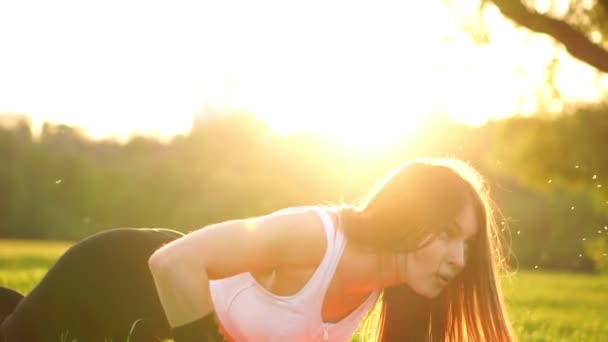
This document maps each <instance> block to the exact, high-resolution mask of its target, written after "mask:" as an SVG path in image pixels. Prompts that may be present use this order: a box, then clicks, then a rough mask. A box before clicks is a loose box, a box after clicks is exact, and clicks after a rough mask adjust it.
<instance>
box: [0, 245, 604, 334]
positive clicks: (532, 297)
mask: <svg viewBox="0 0 608 342" xmlns="http://www.w3.org/2000/svg"><path fill="white" fill-rule="evenodd" d="M68 247H69V244H68V243H62V242H28V241H14V240H0V286H7V287H10V288H14V289H17V290H19V291H21V292H24V293H26V292H28V291H29V290H30V289H31V288H32V287H33V286H34V284H36V282H37V281H38V280H39V279H40V278H42V277H43V276H44V274H45V272H46V270H47V269H48V267H49V266H50V265H52V263H53V262H54V261H55V260H56V258H57V257H58V256H59V255H60V254H61V253H62V252H63V251H64V250H65V249H67V248H68ZM503 288H504V292H505V297H506V300H507V303H508V309H509V312H510V314H511V318H512V321H513V324H514V327H515V331H516V333H517V336H518V337H519V339H520V341H537V342H540V341H585V342H594V341H595V342H600V341H601V342H605V341H608V276H593V275H583V274H573V273H550V272H543V271H540V270H531V271H519V272H517V273H516V274H515V275H514V276H512V277H510V278H507V279H505V281H504V282H503Z"/></svg>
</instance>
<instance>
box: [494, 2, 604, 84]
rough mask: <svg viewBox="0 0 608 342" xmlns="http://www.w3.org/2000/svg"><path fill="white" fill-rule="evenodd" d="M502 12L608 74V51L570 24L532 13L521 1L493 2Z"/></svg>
mask: <svg viewBox="0 0 608 342" xmlns="http://www.w3.org/2000/svg"><path fill="white" fill-rule="evenodd" d="M491 2H492V3H494V5H496V7H498V9H499V10H500V12H501V13H502V14H503V15H504V16H505V17H507V18H509V19H511V20H513V21H514V22H515V23H517V24H519V25H521V26H523V27H525V28H527V29H529V30H532V31H535V32H539V33H545V34H548V35H550V36H551V37H553V38H554V39H556V40H557V41H559V42H561V43H562V44H564V46H565V48H566V50H568V52H569V53H570V55H572V56H573V57H575V58H577V59H579V60H581V61H583V62H585V63H587V64H589V65H591V66H593V67H595V68H597V69H598V70H600V71H602V72H605V73H608V50H606V49H604V48H602V47H601V46H599V45H597V44H595V43H593V42H592V41H591V40H589V38H587V37H586V36H585V35H584V34H582V33H581V32H579V31H577V30H576V29H575V28H574V27H572V26H570V25H569V24H568V23H566V22H564V21H561V20H559V19H554V18H551V17H549V16H546V15H542V14H539V13H537V12H535V11H531V10H529V9H528V8H526V6H524V4H522V2H521V1H520V0H491Z"/></svg>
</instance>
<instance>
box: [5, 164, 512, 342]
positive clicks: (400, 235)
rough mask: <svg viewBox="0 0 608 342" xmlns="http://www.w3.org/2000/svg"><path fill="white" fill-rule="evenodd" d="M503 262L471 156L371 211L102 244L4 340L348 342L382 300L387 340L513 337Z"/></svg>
mask: <svg viewBox="0 0 608 342" xmlns="http://www.w3.org/2000/svg"><path fill="white" fill-rule="evenodd" d="M503 261H504V259H503V258H502V256H501V253H500V245H499V232H498V231H497V226H496V224H495V221H494V218H493V212H492V209H491V206H490V202H489V197H488V191H487V188H486V186H485V185H484V182H483V179H482V177H481V176H480V175H479V174H478V173H477V172H476V171H475V170H474V169H473V168H471V167H470V166H469V165H468V164H466V163H464V162H461V161H457V160H451V159H421V160H414V161H411V162H408V163H406V164H404V165H402V166H401V167H399V168H397V169H395V170H394V171H393V172H391V173H390V174H389V175H388V176H387V177H386V178H385V179H383V180H382V181H381V182H380V183H379V184H378V186H377V187H376V188H375V189H374V190H373V191H372V192H371V193H370V194H369V196H368V197H367V198H366V199H365V200H364V201H362V203H361V204H360V205H358V206H336V207H321V206H310V207H296V208H288V209H284V210H281V211H279V212H275V213H272V214H269V215H265V216H261V217H255V218H249V219H242V220H233V221H227V222H222V223H218V224H214V225H210V226H208V227H205V228H204V229H200V230H197V231H195V232H192V233H190V234H188V235H185V236H180V235H178V233H175V232H172V231H167V230H137V229H119V230H114V231H110V232H105V233H101V234H98V235H96V236H93V237H91V238H89V239H87V240H84V241H82V242H80V243H78V244H76V245H75V246H74V247H73V248H71V249H70V250H69V251H68V252H67V253H66V254H65V255H64V256H63V257H62V258H60V260H59V261H58V262H57V264H56V265H55V266H54V267H53V268H52V269H51V270H50V271H49V273H48V275H47V276H46V277H45V278H44V279H43V280H42V281H41V283H40V284H39V285H38V286H37V287H36V288H34V290H32V292H31V293H30V294H29V295H28V296H27V297H25V298H23V299H21V300H20V301H19V303H18V305H17V306H16V308H15V309H14V310H12V313H11V314H9V315H8V316H7V318H6V319H5V320H4V323H3V324H2V332H3V333H4V335H5V336H6V338H7V341H9V342H12V341H26V340H27V341H42V340H45V339H50V337H52V336H56V334H57V333H61V332H65V331H68V333H69V332H71V333H72V334H71V335H69V336H68V337H71V336H74V337H76V338H80V339H79V340H83V341H84V340H86V341H96V340H103V338H105V337H108V336H110V337H113V338H114V340H116V338H123V337H125V336H126V337H127V338H129V340H131V341H139V340H141V341H148V340H149V341H153V340H155V339H158V338H161V339H162V338H166V337H170V336H173V337H174V338H175V340H176V342H181V341H196V340H198V341H206V340H209V341H211V340H215V339H220V338H222V337H221V336H220V335H222V336H223V337H224V338H225V339H227V340H234V341H322V340H327V341H348V340H349V339H350V338H351V336H352V335H353V334H354V333H355V331H356V330H357V328H358V326H359V324H360V322H361V321H362V320H363V319H364V318H365V317H366V316H367V315H368V313H370V311H371V310H372V308H373V307H374V304H375V303H376V302H377V300H378V299H380V300H381V305H382V307H381V314H380V319H379V323H378V333H377V339H378V340H379V341H512V340H514V337H513V335H512V333H511V330H510V325H509V322H508V319H507V317H506V314H505V309H504V305H503V303H502V297H501V293H500V287H499V285H498V282H497V275H498V273H499V271H500V268H501V267H502V266H503ZM144 265H146V267H144ZM148 266H149V270H148V269H147V267H148ZM212 312H213V313H212ZM216 322H217V323H219V324H217V325H216ZM26 328H30V329H29V330H28V329H26ZM32 329H33V330H32ZM32 331H35V333H34V332H32ZM220 332H221V333H220ZM20 338H21V339H20Z"/></svg>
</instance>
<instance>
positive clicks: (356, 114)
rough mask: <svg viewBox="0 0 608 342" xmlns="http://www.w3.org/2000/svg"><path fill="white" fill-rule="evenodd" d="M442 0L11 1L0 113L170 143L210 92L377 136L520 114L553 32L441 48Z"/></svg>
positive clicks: (269, 116)
mask: <svg viewBox="0 0 608 342" xmlns="http://www.w3.org/2000/svg"><path fill="white" fill-rule="evenodd" d="M456 2H457V3H460V4H461V5H462V6H461V8H462V9H463V11H465V12H466V11H467V7H469V8H471V4H472V5H474V4H475V1H474V0H470V1H469V0H460V1H456ZM442 3H443V1H441V0H429V1H417V2H416V3H415V5H413V4H412V3H411V2H406V1H378V0H375V1H371V0H370V1H335V0H307V1H297V2H295V1H287V0H282V1H280V0H277V1H267V0H256V1H232V0H222V1H202V0H201V1H191V2H190V1H157V0H152V1H136V0H105V1H94V2H93V1H84V0H55V1H42V0H38V1H36V0H0V51H1V52H0V112H25V113H28V114H29V115H30V116H31V117H32V119H33V120H34V123H35V124H36V123H39V122H41V121H53V122H63V123H66V124H71V125H77V126H81V127H84V128H86V129H87V131H88V132H89V133H90V134H91V135H92V136H94V137H105V136H108V135H118V136H123V137H124V136H126V135H127V134H130V133H132V132H134V131H135V132H139V133H144V134H155V135H160V136H165V137H166V136H168V135H171V134H174V133H177V132H185V131H188V130H189V128H190V124H191V121H192V116H193V114H194V113H195V112H196V111H197V110H199V109H200V108H201V106H202V105H201V104H202V102H203V101H206V102H208V103H210V104H212V105H215V106H226V105H229V106H232V107H235V108H248V109H250V110H252V111H254V112H255V113H256V114H258V115H259V116H260V117H262V118H263V119H265V120H266V121H268V122H269V123H270V124H271V125H272V126H273V127H275V128H276V129H277V130H283V131H290V130H294V129H308V130H314V131H317V132H320V133H327V134H330V133H329V132H332V133H331V134H337V135H338V137H339V138H343V139H346V140H348V139H351V138H352V137H353V136H355V135H360V134H361V133H362V132H365V135H366V136H367V137H368V139H369V140H370V141H369V142H373V141H380V140H383V139H390V138H391V137H394V136H396V135H398V134H403V133H404V132H407V130H408V129H412V128H413V127H415V126H416V125H418V124H419V123H420V121H421V120H422V119H423V118H424V117H425V116H428V115H429V113H432V112H438V111H439V112H445V113H447V114H449V115H450V116H452V117H454V118H457V119H459V120H463V121H466V122H469V123H473V124H479V123H482V122H484V121H485V120H487V119H488V118H496V117H503V116H506V115H509V114H511V113H513V112H514V111H515V110H516V108H517V106H518V103H519V102H518V101H519V99H520V98H521V97H522V95H526V94H527V95H530V94H532V92H533V91H534V90H535V89H536V87H537V86H538V85H539V84H540V83H541V82H542V70H541V68H542V67H543V65H544V63H545V61H546V59H547V58H548V57H549V56H550V55H551V53H552V50H551V43H550V40H548V39H545V38H544V37H541V36H535V37H533V38H532V40H531V45H529V46H526V45H525V43H524V38H525V37H526V36H527V34H526V31H524V30H519V31H517V30H514V29H512V27H511V25H510V24H509V23H508V22H506V21H504V20H502V19H501V17H500V16H499V15H498V14H497V13H494V14H493V16H494V17H495V18H497V19H496V20H495V21H494V22H493V27H495V28H496V31H495V32H496V35H495V42H496V44H495V45H494V46H491V47H485V48H475V47H473V46H472V45H471V44H470V42H469V41H468V39H467V37H468V36H466V35H464V34H463V35H454V37H455V39H454V40H453V41H452V43H449V44H448V43H445V42H444V40H443V39H442V37H443V36H444V35H446V34H448V35H449V34H453V33H454V32H455V30H456V27H457V23H456V16H455V15H454V13H453V12H452V11H451V10H450V9H449V8H448V7H446V6H444V5H442ZM407 4H409V5H407ZM522 62H523V63H524V72H525V73H526V74H527V78H523V77H522V76H521V73H518V72H517V67H518V65H519V64H521V63H522ZM565 65H566V66H567V68H566V70H564V72H563V73H562V74H561V77H560V79H558V83H559V84H560V85H561V86H562V91H563V92H564V94H566V96H571V97H577V98H579V97H580V98H587V99H592V98H594V97H596V96H597V95H598V89H599V87H598V84H597V83H595V81H594V77H595V75H594V73H593V71H592V69H591V68H589V67H587V66H585V65H583V64H582V63H578V62H569V63H565ZM604 81H605V80H604ZM520 105H522V106H523V107H521V108H523V110H524V111H526V110H528V111H529V110H531V109H532V103H529V102H525V103H523V104H521V103H520ZM346 121H349V122H352V123H351V124H349V125H348V126H345V124H344V123H345V122H346ZM336 132H338V133H336Z"/></svg>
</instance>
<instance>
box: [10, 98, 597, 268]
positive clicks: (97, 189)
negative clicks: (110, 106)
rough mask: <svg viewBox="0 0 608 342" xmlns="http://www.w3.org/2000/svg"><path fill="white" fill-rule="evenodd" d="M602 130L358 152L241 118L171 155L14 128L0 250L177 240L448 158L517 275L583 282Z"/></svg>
mask: <svg viewBox="0 0 608 342" xmlns="http://www.w3.org/2000/svg"><path fill="white" fill-rule="evenodd" d="M598 113H599V112H598ZM603 117H604V118H605V117H608V116H606V115H604V116H603ZM601 118H602V116H600V115H599V114H597V113H596V111H594V110H587V111H586V112H585V111H582V112H581V113H579V114H577V115H570V116H564V117H562V118H561V119H555V120H540V119H521V118H514V119H509V120H503V121H496V122H490V123H488V124H486V125H484V126H482V127H478V128H472V127H469V126H466V125H464V124H460V123H456V122H453V121H450V120H448V119H447V118H445V117H440V116H439V117H437V118H435V120H432V121H430V122H429V123H428V125H427V126H423V127H420V128H419V129H418V130H417V131H416V132H415V133H414V134H413V135H411V136H409V137H404V139H403V141H402V142H399V143H397V144H395V145H394V146H391V147H390V148H386V149H384V150H374V151H371V150H370V151H367V152H366V151H364V150H354V151H353V150H352V149H351V148H348V147H345V146H342V145H339V144H336V143H335V142H333V141H331V140H329V139H328V138H322V137H319V136H314V135H311V134H303V133H301V134H293V135H289V136H281V135H277V134H274V133H273V132H272V131H270V129H269V128H268V127H266V126H265V125H263V124H262V123H261V122H260V121H258V120H257V119H255V118H254V117H252V116H251V115H246V114H243V115H240V114H239V115H234V116H225V117H220V118H216V119H213V120H208V121H206V122H205V123H204V125H201V126H200V127H199V128H198V129H197V130H195V131H193V132H192V133H190V134H188V135H184V136H178V137H176V138H174V139H173V140H172V141H170V142H168V143H160V142H158V141H156V140H152V139H148V138H143V137H138V138H137V137H136V138H133V139H131V140H130V141H129V142H128V143H126V144H119V143H116V142H113V141H96V142H94V141H90V140H88V139H87V138H86V137H84V136H83V135H82V134H81V133H80V132H79V130H78V129H76V128H73V127H68V126H52V125H47V126H46V127H45V128H44V129H43V130H42V133H41V135H40V136H38V137H34V136H33V135H32V133H31V132H30V129H29V126H28V125H27V124H22V125H20V126H18V127H16V128H12V129H0V160H1V161H2V167H0V193H1V194H2V196H0V237H18V238H37V239H71V240H76V239H81V238H84V237H85V236H87V235H90V234H92V233H95V232H98V231H101V230H105V229H110V228H115V227H168V228H173V229H177V230H180V231H183V232H188V231H191V230H193V229H196V228H199V227H203V226H205V225H207V224H210V223H213V222H218V221H222V220H226V219H232V218H238V217H247V216H251V215H258V214H264V213H268V212H271V211H273V210H277V209H279V208H282V207H285V206H291V205H305V204H317V203H327V202H330V203H331V202H333V203H341V202H352V201H356V200H357V199H358V198H359V196H361V195H364V194H365V192H366V191H367V190H368V189H369V188H370V187H371V186H372V185H373V182H374V181H375V180H376V179H378V178H379V177H381V176H382V175H384V174H385V173H386V172H387V171H389V170H390V168H392V167H394V166H396V165H398V164H400V163H401V162H403V160H405V159H408V158H414V157H420V156H425V157H446V156H448V157H450V156H451V157H457V158H461V159H464V160H467V161H469V162H470V163H471V164H473V165H474V166H475V167H476V168H478V169H479V170H480V171H481V172H482V173H483V174H484V175H485V176H486V177H487V178H488V181H489V183H490V186H491V189H492V190H493V192H492V193H493V197H494V199H495V201H496V202H497V204H498V207H499V208H500V209H501V211H502V213H503V214H504V217H499V221H500V222H501V226H502V228H503V230H504V234H506V235H505V236H507V237H508V235H509V234H508V233H509V232H510V236H511V243H510V244H509V245H508V246H509V247H510V248H512V250H513V254H512V255H513V257H512V258H511V262H512V263H513V264H514V265H519V266H520V267H534V266H535V265H539V266H540V267H545V268H549V267H551V268H561V269H578V270H591V269H592V268H593V267H592V266H593V265H594V263H595V264H597V262H596V261H594V259H592V257H596V256H597V255H598V253H600V252H601V253H605V252H608V251H603V250H602V248H603V247H602V246H603V245H601V246H600V247H595V248H594V249H593V251H591V250H589V249H588V248H587V249H588V250H589V252H587V250H585V247H584V243H585V241H586V240H583V238H586V239H589V240H590V239H591V238H592V237H594V236H600V234H599V233H597V231H598V227H602V226H603V225H606V224H607V218H606V216H605V214H603V213H604V212H605V210H603V209H604V207H601V206H600V207H598V205H600V204H601V203H600V202H599V200H598V199H599V198H600V197H597V196H598V195H599V194H600V193H601V191H603V188H602V189H600V190H598V188H597V187H592V189H591V188H590V186H589V185H594V186H595V182H596V181H597V180H599V179H603V177H604V176H607V177H608V170H606V168H608V166H607V165H608V160H605V156H603V155H602V156H598V158H593V155H594V153H599V152H600V150H601V147H600V146H605V144H604V140H602V139H605V136H606V135H604V133H605V132H604V131H603V128H601V127H603V126H602V125H603V124H602V122H604V123H605V120H604V121H602V120H603V119H601ZM593 132H596V133H593ZM593 139H598V140H597V141H595V140H593ZM595 144H597V145H595ZM570 150H571V151H570ZM594 151H595V152H594ZM577 156H581V158H582V156H587V157H585V159H581V158H577ZM575 161H576V163H578V165H580V168H579V169H575V168H574V167H573V166H574V163H575ZM593 172H595V173H597V177H596V179H595V180H594V179H592V176H593V174H592V173H593ZM547 178H551V179H553V182H552V183H551V184H550V185H551V186H552V188H548V187H547V185H548V183H547ZM576 184H586V185H585V186H582V185H579V186H578V187H577V185H576ZM571 207H575V210H572V209H571ZM594 234H595V235H594ZM602 234H603V232H602ZM606 234H608V231H606ZM601 236H603V235H601ZM594 246H595V245H594ZM581 254H582V256H579V255H581ZM600 255H601V254H600Z"/></svg>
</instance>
